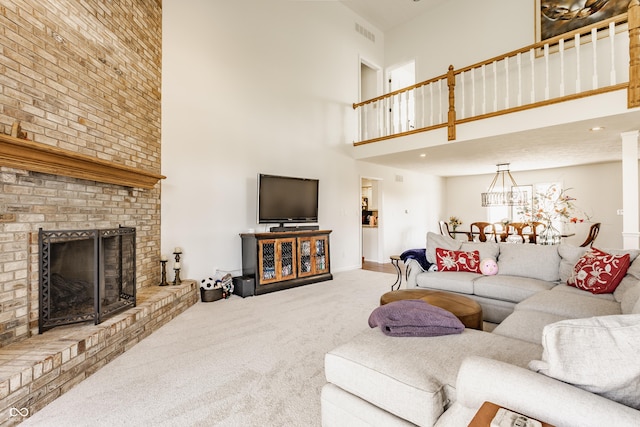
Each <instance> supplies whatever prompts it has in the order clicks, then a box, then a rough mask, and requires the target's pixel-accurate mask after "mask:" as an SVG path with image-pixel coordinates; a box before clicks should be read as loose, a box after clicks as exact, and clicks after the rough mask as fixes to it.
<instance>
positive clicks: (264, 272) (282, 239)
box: [240, 230, 333, 295]
mask: <svg viewBox="0 0 640 427" xmlns="http://www.w3.org/2000/svg"><path fill="white" fill-rule="evenodd" d="M329 234H331V230H302V231H277V232H271V233H243V234H240V237H241V238H242V275H243V276H251V277H254V279H255V283H256V291H255V293H256V295H260V294H265V293H267V292H273V291H279V290H281V289H287V288H293V287H296V286H302V285H306V284H309V283H315V282H322V281H325V280H331V279H333V276H332V275H331V263H330V259H329Z"/></svg>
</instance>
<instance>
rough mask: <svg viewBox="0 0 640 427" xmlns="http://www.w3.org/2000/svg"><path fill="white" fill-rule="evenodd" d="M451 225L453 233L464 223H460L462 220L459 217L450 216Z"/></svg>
mask: <svg viewBox="0 0 640 427" xmlns="http://www.w3.org/2000/svg"><path fill="white" fill-rule="evenodd" d="M449 225H450V226H451V228H452V229H453V231H456V228H458V226H459V225H462V221H460V218H458V217H457V216H450V217H449Z"/></svg>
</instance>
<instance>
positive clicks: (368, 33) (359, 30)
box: [356, 22, 376, 43]
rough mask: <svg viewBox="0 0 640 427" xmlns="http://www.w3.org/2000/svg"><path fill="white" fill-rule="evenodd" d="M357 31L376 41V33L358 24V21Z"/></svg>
mask: <svg viewBox="0 0 640 427" xmlns="http://www.w3.org/2000/svg"><path fill="white" fill-rule="evenodd" d="M356 31H357V32H358V33H360V34H361V35H362V36H363V37H365V38H367V39H369V40H371V41H372V42H374V43H375V42H376V35H375V34H373V33H372V32H371V31H369V30H367V29H366V28H365V27H363V26H362V25H360V24H358V23H357V22H356Z"/></svg>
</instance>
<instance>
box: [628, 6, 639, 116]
mask: <svg viewBox="0 0 640 427" xmlns="http://www.w3.org/2000/svg"><path fill="white" fill-rule="evenodd" d="M627 20H628V22H629V24H628V25H629V89H628V90H627V108H634V107H640V2H639V1H638V0H631V2H630V3H629V9H628V13H627Z"/></svg>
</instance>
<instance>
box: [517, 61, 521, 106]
mask: <svg viewBox="0 0 640 427" xmlns="http://www.w3.org/2000/svg"><path fill="white" fill-rule="evenodd" d="M516 64H517V65H518V101H517V102H518V107H520V106H521V105H522V53H521V52H518V55H517V56H516Z"/></svg>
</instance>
